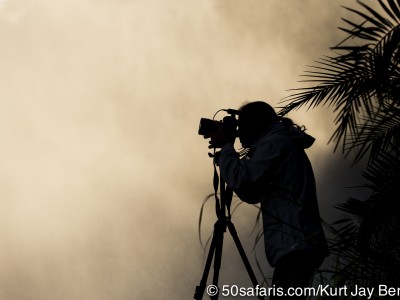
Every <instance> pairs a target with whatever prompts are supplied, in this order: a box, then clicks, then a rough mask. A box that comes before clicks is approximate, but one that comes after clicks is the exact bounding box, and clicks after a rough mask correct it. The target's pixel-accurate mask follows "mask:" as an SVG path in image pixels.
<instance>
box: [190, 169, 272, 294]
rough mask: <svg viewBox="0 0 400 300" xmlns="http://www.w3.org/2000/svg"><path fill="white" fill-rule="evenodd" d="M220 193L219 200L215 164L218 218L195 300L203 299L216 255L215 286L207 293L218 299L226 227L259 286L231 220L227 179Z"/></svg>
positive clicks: (252, 278)
mask: <svg viewBox="0 0 400 300" xmlns="http://www.w3.org/2000/svg"><path fill="white" fill-rule="evenodd" d="M219 184H220V195H221V197H220V198H221V199H220V201H219V199H218V197H217V190H218V173H217V170H216V167H215V165H214V190H215V198H216V214H217V217H218V220H217V221H216V222H215V224H214V233H213V237H212V240H211V244H210V249H209V252H208V255H207V261H206V264H205V267H204V271H203V276H202V278H201V281H200V285H198V286H196V291H195V294H194V299H195V300H201V299H203V295H204V291H205V289H206V286H207V278H208V275H209V272H210V268H211V263H212V260H213V257H214V275H213V286H209V287H208V288H210V287H213V289H212V290H207V293H208V294H209V296H210V299H211V300H216V299H218V296H219V289H218V279H219V271H220V268H221V259H222V247H223V243H224V233H225V232H226V228H228V230H229V232H230V234H231V236H232V238H233V240H234V242H235V244H236V248H237V249H238V251H239V254H240V257H241V258H242V260H243V263H244V265H245V267H246V270H247V273H248V274H249V277H250V279H251V282H252V283H253V286H254V287H257V286H258V282H257V278H256V276H255V275H254V272H253V269H252V268H251V265H250V262H249V260H248V258H247V256H246V253H245V251H244V249H243V246H242V244H241V243H240V240H239V237H238V235H237V232H236V229H235V226H234V225H233V223H232V221H231V215H230V206H231V202H232V194H233V190H232V189H230V188H228V187H227V186H226V184H225V181H224V180H223V179H222V178H220V180H219ZM258 299H261V300H263V299H264V297H262V296H258Z"/></svg>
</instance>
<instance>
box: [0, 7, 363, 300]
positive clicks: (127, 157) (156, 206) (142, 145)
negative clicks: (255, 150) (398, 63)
mask: <svg viewBox="0 0 400 300" xmlns="http://www.w3.org/2000/svg"><path fill="white" fill-rule="evenodd" d="M344 3H346V4H347V5H350V4H353V2H351V3H350V4H349V1H344V0H343V1H328V0H325V1H321V0H307V1H305V0H303V1H296V0H290V1H289V0H286V1H279V0H268V1H263V0H247V1H239V0H229V1H228V0H221V1H212V0H206V1H193V0H189V1H188V0H186V1H183V0H178V1H174V2H167V1H162V0H149V1H135V0H131V1H129V0H117V1H113V2H109V1H104V0H103V1H101V0H100V1H99V0H97V1H92V0H84V1H65V0H59V1H49V0H39V1H35V2H34V3H33V2H30V1H27V0H3V1H0V36H1V39H2V41H3V43H2V47H1V49H0V66H1V68H0V70H1V71H0V76H1V80H0V82H1V88H0V101H1V103H2V109H1V111H0V125H1V126H0V137H1V141H2V155H1V157H0V160H1V170H0V178H1V180H0V193H1V198H0V244H1V245H2V247H1V248H2V251H1V253H0V265H1V266H2V267H1V270H0V298H1V299H7V300H14V299H15V300H24V299H30V300H36V299H37V300H39V299H40V300H46V299H52V300H53V299H57V300H59V299H60V300H61V299H68V300H71V299H85V300H86V299H96V300H99V299H115V300H118V299H121V300H122V299H124V300H125V299H155V298H157V299H187V298H188V299H190V298H191V297H192V296H193V294H194V288H195V286H196V285H197V284H198V283H199V281H200V278H201V273H202V268H203V250H202V248H201V246H200V242H199V239H198V233H197V230H198V228H197V226H198V216H199V212H200V207H201V204H202V201H203V199H204V197H205V196H206V195H208V194H209V193H211V192H212V175H213V168H212V161H211V160H210V158H209V157H208V155H207V152H208V149H207V141H205V140H203V139H202V138H201V137H200V136H198V135H197V129H198V123H199V120H200V118H201V117H207V118H211V117H212V116H213V115H214V113H215V112H216V111H217V110H219V109H220V108H237V107H238V106H240V105H241V104H242V103H243V102H244V101H252V100H265V101H268V102H269V103H271V104H272V105H273V106H275V107H278V106H281V105H282V103H280V100H281V99H282V98H284V97H285V96H288V95H289V93H290V92H289V91H288V89H291V88H295V87H297V86H298V85H299V84H298V81H299V80H300V79H299V75H300V74H301V73H302V72H303V71H304V70H305V68H306V65H307V64H312V62H313V61H314V60H315V59H317V58H318V57H321V56H322V55H324V54H327V53H329V47H330V46H333V45H335V44H336V43H337V42H339V41H340V40H341V38H343V36H342V34H341V33H340V31H339V30H337V29H336V27H338V26H339V23H340V18H341V17H343V16H345V15H346V14H347V12H346V11H345V10H344V9H343V8H341V7H340V5H342V4H344ZM218 116H220V115H218ZM290 117H293V119H294V120H295V121H296V122H297V123H299V124H304V125H305V126H306V127H307V128H308V131H307V132H308V133H310V134H311V135H313V136H315V137H316V138H317V142H316V144H315V146H314V147H313V148H311V149H310V151H309V152H308V154H309V156H310V159H311V161H312V163H313V165H314V169H315V173H316V177H317V183H318V193H319V198H320V208H321V214H322V217H323V218H325V219H328V220H332V219H333V215H334V214H335V212H334V209H333V208H332V205H333V204H335V203H336V202H338V201H339V202H340V201H344V200H345V199H346V198H347V197H348V196H349V194H350V193H352V192H351V191H350V192H349V191H348V190H347V189H346V186H351V185H356V184H357V183H358V181H359V177H358V175H359V171H358V170H355V171H354V173H350V172H349V171H348V169H349V165H350V162H349V161H346V160H343V159H342V157H341V155H340V153H335V154H334V153H333V145H331V144H329V145H328V144H327V142H328V140H329V137H330V136H331V134H332V133H333V130H332V128H333V126H332V124H333V119H334V115H333V113H332V111H330V110H329V108H321V109H315V110H309V111H307V110H300V111H298V112H296V113H295V114H293V115H291V116H290ZM343 172H346V174H348V176H347V177H343V176H342V174H343ZM353 174H354V176H353ZM210 201H211V202H210V203H209V204H207V205H206V209H205V212H204V220H203V224H204V226H203V228H202V234H203V239H206V238H207V236H208V235H209V234H210V232H211V229H212V225H213V222H214V221H215V213H214V211H213V204H212V201H213V200H210ZM256 213H257V211H256V210H254V209H252V208H251V207H245V205H243V206H241V207H240V209H238V210H237V212H236V213H235V216H234V223H235V224H236V225H237V228H238V232H239V235H240V237H241V239H243V240H242V242H243V244H244V245H245V248H246V251H248V253H249V256H251V257H253V256H252V255H253V254H251V249H252V246H253V240H254V235H253V236H252V235H251V234H250V233H251V228H252V227H253V225H254V218H255V215H256ZM227 239H228V238H227ZM259 255H260V256H262V255H263V253H262V251H261V253H260V254H259ZM252 261H253V262H254V260H253V258H252ZM265 268H266V270H269V271H270V269H269V268H268V267H267V265H266V264H265ZM243 272H244V268H243V267H242V264H241V262H240V258H239V257H238V256H237V255H236V253H235V249H234V246H233V245H232V243H230V242H229V241H228V242H227V243H226V244H225V246H224V256H223V269H222V270H221V280H223V281H226V282H231V283H232V281H234V282H235V283H236V284H238V285H243V286H249V282H247V281H245V278H246V276H245V274H243ZM257 274H258V275H259V273H257Z"/></svg>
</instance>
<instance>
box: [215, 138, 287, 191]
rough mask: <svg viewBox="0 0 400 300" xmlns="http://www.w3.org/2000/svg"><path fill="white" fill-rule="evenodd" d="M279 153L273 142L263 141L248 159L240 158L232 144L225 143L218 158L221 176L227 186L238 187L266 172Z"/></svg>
mask: <svg viewBox="0 0 400 300" xmlns="http://www.w3.org/2000/svg"><path fill="white" fill-rule="evenodd" d="M279 154H280V149H279V148H278V147H276V146H274V145H273V143H264V144H263V145H260V146H259V147H257V149H256V150H255V152H254V154H253V156H252V157H251V158H250V159H240V158H239V155H238V153H236V151H235V149H234V148H233V144H231V143H228V144H225V145H224V146H223V147H222V149H221V152H220V156H219V159H218V164H219V168H220V171H221V176H222V178H224V180H225V182H226V183H227V184H228V186H229V187H231V188H233V189H239V188H240V186H241V185H242V184H244V183H248V182H253V183H254V182H256V181H257V179H259V178H260V177H261V176H262V175H263V174H265V173H266V172H268V171H269V170H270V168H271V166H272V164H273V161H274V160H275V159H276V158H277V157H278V156H279Z"/></svg>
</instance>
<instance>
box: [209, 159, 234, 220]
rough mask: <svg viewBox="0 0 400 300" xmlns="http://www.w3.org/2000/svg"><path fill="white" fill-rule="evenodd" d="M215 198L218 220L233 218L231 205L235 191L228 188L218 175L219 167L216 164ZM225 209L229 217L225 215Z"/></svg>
mask: <svg viewBox="0 0 400 300" xmlns="http://www.w3.org/2000/svg"><path fill="white" fill-rule="evenodd" d="M213 185H214V196H215V212H216V214H217V217H218V218H222V217H226V216H227V217H228V219H230V218H231V203H232V194H233V190H232V189H231V188H228V187H227V186H226V184H225V182H224V180H223V179H222V177H221V178H220V176H219V175H218V171H217V165H216V164H214V178H213ZM219 186H220V197H218V188H219ZM225 207H226V212H227V215H225Z"/></svg>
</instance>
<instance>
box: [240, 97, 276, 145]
mask: <svg viewBox="0 0 400 300" xmlns="http://www.w3.org/2000/svg"><path fill="white" fill-rule="evenodd" d="M239 111H240V113H239V129H238V136H239V140H240V143H241V144H242V146H243V147H245V148H248V147H250V146H251V145H252V144H253V143H254V142H255V141H257V140H258V139H259V138H260V137H261V135H262V134H263V133H264V132H265V130H266V129H267V128H268V127H270V126H271V125H272V124H273V123H274V122H276V121H277V120H278V116H277V115H276V113H275V110H274V109H273V108H272V106H271V105H269V104H267V103H265V102H263V101H255V102H250V103H247V104H245V105H243V106H242V107H241V108H240V109H239Z"/></svg>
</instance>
